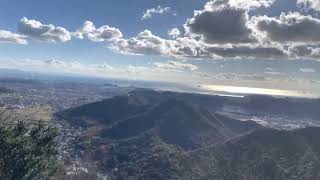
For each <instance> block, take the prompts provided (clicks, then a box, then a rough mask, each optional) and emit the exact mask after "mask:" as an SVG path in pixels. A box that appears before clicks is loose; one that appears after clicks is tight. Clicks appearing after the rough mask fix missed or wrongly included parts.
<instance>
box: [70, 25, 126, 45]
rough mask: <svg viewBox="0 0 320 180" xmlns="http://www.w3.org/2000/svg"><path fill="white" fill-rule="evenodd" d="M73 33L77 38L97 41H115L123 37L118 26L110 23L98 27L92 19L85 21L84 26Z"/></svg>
mask: <svg viewBox="0 0 320 180" xmlns="http://www.w3.org/2000/svg"><path fill="white" fill-rule="evenodd" d="M73 34H74V36H75V37H76V38H79V39H84V38H87V39H89V40H91V41H95V42H103V41H113V40H117V39H120V38H122V33H121V31H120V30H119V29H118V28H115V27H110V26H108V25H103V26H101V27H99V28H96V27H95V25H94V24H93V22H91V21H85V22H84V24H83V26H82V27H81V28H80V29H78V30H77V31H76V32H75V33H73Z"/></svg>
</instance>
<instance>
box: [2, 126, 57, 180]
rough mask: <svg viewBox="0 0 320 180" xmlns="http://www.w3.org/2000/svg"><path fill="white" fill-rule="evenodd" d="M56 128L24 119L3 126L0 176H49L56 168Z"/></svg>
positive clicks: (20, 179) (26, 179) (24, 179)
mask: <svg viewBox="0 0 320 180" xmlns="http://www.w3.org/2000/svg"><path fill="white" fill-rule="evenodd" d="M57 136H58V130H57V128H54V127H51V126H47V125H45V124H44V123H43V122H39V123H38V124H37V125H33V126H32V125H30V126H27V125H26V124H25V123H23V122H22V121H20V122H18V123H17V124H16V125H13V126H0V179H1V180H2V179H4V180H32V179H50V178H51V177H52V176H53V175H54V173H55V172H56V170H57V160H56V155H57V149H56V147H57V146H56V145H57V141H56V137H57Z"/></svg>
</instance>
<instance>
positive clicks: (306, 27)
mask: <svg viewBox="0 0 320 180" xmlns="http://www.w3.org/2000/svg"><path fill="white" fill-rule="evenodd" d="M253 21H254V22H255V24H256V26H257V28H258V29H259V30H260V31H263V32H265V33H267V37H268V38H270V39H271V40H272V41H276V42H282V43H287V42H302V43H313V42H315V43H318V42H319V41H320V36H319V33H320V20H319V19H317V18H313V17H312V16H305V15H301V14H300V13H297V12H295V13H288V14H285V13H282V14H281V15H280V17H268V16H260V17H255V18H254V20H253Z"/></svg>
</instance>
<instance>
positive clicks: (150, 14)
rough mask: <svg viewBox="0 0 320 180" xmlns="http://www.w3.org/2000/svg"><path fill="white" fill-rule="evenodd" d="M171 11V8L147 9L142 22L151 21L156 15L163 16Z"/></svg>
mask: <svg viewBox="0 0 320 180" xmlns="http://www.w3.org/2000/svg"><path fill="white" fill-rule="evenodd" d="M170 11H171V7H161V6H157V7H156V8H151V9H147V10H146V11H144V12H143V15H142V17H141V20H146V19H151V18H152V17H153V16H154V15H156V14H157V15H162V14H166V13H169V12H170Z"/></svg>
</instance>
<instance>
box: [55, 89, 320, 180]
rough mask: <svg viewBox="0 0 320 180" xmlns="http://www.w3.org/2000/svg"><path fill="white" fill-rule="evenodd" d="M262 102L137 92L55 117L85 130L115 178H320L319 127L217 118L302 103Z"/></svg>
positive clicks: (87, 147)
mask: <svg viewBox="0 0 320 180" xmlns="http://www.w3.org/2000/svg"><path fill="white" fill-rule="evenodd" d="M263 97H264V96H261V97H260V96H259V97H248V98H242V99H236V100H235V99H233V98H231V97H221V96H208V95H198V94H187V93H173V92H157V91H150V90H145V89H137V90H135V91H132V92H130V93H129V94H128V95H126V96H118V97H114V98H112V99H106V100H103V101H100V102H95V103H91V104H87V105H83V106H80V107H76V108H73V109H69V110H66V111H63V112H60V113H58V114H57V116H58V117H60V118H64V119H66V120H68V121H70V122H71V123H73V124H74V125H77V126H82V127H85V128H86V129H87V133H86V134H84V135H83V136H82V137H81V138H80V139H79V142H78V144H77V146H78V148H80V149H82V150H84V152H86V153H85V155H84V158H87V159H88V161H95V162H98V164H99V167H100V171H102V172H108V173H109V174H112V177H114V178H116V179H125V178H129V177H131V178H133V179H218V180H220V179H221V180H251V179H252V180H256V179H259V180H287V179H289V180H290V179H295V180H296V179H307V180H309V179H310V180H311V179H312V180H313V179H318V178H320V173H319V172H320V166H319V163H320V162H319V161H318V159H319V158H320V141H318V140H317V138H318V137H320V128H311V127H310V128H305V129H300V130H294V131H280V130H275V129H270V128H265V127H263V126H262V125H260V124H257V123H256V122H253V121H240V120H237V119H232V118H229V117H226V116H223V115H221V114H217V113H215V111H218V110H219V109H221V108H222V107H223V106H224V105H225V104H228V105H230V104H232V105H235V106H236V105H238V106H241V107H243V108H245V109H248V110H252V111H254V110H255V109H256V110H259V111H263V110H264V109H265V110H266V111H268V112H276V113H278V112H280V110H278V111H276V110H274V109H273V108H271V107H269V106H270V104H271V105H272V103H276V104H278V102H281V103H279V105H278V108H280V105H283V104H285V102H284V101H287V102H290V103H288V104H286V105H287V106H286V107H285V108H283V109H284V113H290V107H293V106H297V107H299V106H301V105H300V104H299V103H300V102H301V101H297V102H298V103H294V102H295V101H294V100H292V99H278V98H267V97H266V99H264V98H263ZM259 98H261V99H260V101H261V102H262V103H263V104H264V106H265V107H263V105H260V104H259V103H258V102H257V101H258V99H259ZM267 102H268V103H267ZM255 103H257V105H255ZM313 103H315V104H313ZM317 103H319V101H318V100H314V101H313V100H310V101H309V100H305V102H303V103H302V104H304V105H306V106H312V107H313V105H316V104H317ZM297 104H299V105H297ZM318 107H319V106H318ZM302 110H303V109H301V111H302ZM291 111H293V110H291ZM316 115H317V113H314V114H313V115H312V116H316Z"/></svg>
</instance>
